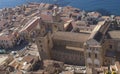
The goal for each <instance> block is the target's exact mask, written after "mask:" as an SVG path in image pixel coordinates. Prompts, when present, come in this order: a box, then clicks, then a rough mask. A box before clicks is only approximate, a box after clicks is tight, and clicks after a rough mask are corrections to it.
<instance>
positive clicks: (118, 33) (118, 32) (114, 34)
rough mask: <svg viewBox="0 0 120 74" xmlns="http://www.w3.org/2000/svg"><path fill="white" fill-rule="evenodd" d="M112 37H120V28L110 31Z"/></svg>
mask: <svg viewBox="0 0 120 74" xmlns="http://www.w3.org/2000/svg"><path fill="white" fill-rule="evenodd" d="M108 34H109V36H110V38H113V39H120V30H113V31H109V32H108Z"/></svg>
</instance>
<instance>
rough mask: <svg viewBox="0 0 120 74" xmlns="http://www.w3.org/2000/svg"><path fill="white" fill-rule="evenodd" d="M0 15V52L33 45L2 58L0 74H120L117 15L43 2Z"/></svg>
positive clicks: (10, 10) (119, 41) (4, 11)
mask: <svg viewBox="0 0 120 74" xmlns="http://www.w3.org/2000/svg"><path fill="white" fill-rule="evenodd" d="M0 16H1V17H0V22H1V23H0V48H1V49H9V48H14V46H16V45H19V44H21V43H22V42H24V41H26V42H29V43H32V44H33V47H32V45H30V46H29V45H28V46H26V48H24V49H23V50H20V51H12V52H11V53H10V54H9V56H3V57H2V58H4V59H2V61H0V73H2V72H3V73H2V74H105V73H107V72H110V73H116V74H120V64H119V62H120V58H119V57H120V55H119V52H120V17H119V16H113V15H112V16H102V15H101V14H100V13H98V12H85V11H83V10H80V9H77V8H73V7H71V6H66V7H59V6H58V5H51V4H44V3H40V4H39V3H30V4H28V5H23V6H19V7H16V8H5V9H3V10H2V11H0ZM35 50H37V51H35ZM8 60H9V61H8ZM38 64H39V65H38ZM37 65H38V66H39V67H40V68H39V70H37V71H34V69H36V66H37Z"/></svg>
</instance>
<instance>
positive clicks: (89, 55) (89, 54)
mask: <svg viewBox="0 0 120 74" xmlns="http://www.w3.org/2000/svg"><path fill="white" fill-rule="evenodd" d="M88 57H89V58H91V57H92V56H91V53H90V52H89V53H88ZM94 57H95V58H98V54H96V53H95V54H94Z"/></svg>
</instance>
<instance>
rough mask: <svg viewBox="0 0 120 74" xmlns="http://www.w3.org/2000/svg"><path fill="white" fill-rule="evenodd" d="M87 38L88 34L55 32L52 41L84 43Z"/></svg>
mask: <svg viewBox="0 0 120 74" xmlns="http://www.w3.org/2000/svg"><path fill="white" fill-rule="evenodd" d="M89 36H90V34H88V33H74V32H56V33H54V34H53V39H54V40H64V41H73V42H85V41H86V40H87V39H88V38H89Z"/></svg>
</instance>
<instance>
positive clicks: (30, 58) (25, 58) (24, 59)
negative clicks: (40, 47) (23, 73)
mask: <svg viewBox="0 0 120 74" xmlns="http://www.w3.org/2000/svg"><path fill="white" fill-rule="evenodd" d="M33 60H34V56H32V55H28V56H25V57H24V58H23V61H25V62H28V63H31V62H32V61H33Z"/></svg>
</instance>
